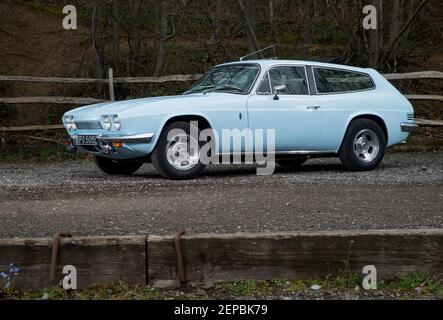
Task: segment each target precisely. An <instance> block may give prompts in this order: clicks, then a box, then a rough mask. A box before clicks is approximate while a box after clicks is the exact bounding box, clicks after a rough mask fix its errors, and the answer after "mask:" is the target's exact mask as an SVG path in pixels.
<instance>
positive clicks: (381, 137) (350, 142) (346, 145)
mask: <svg viewBox="0 0 443 320" xmlns="http://www.w3.org/2000/svg"><path fill="white" fill-rule="evenodd" d="M385 147H386V137H385V134H384V133H383V130H382V129H381V128H380V126H379V125H378V124H377V123H376V122H374V121H372V120H369V119H357V120H355V121H352V122H351V123H350V125H349V127H348V130H347V131H346V135H345V138H344V140H343V144H342V146H341V148H340V151H339V156H340V160H341V161H342V163H343V165H344V166H345V167H346V168H348V169H350V170H353V171H368V170H372V169H375V168H376V167H378V165H379V164H380V162H381V161H382V159H383V156H384V152H385Z"/></svg>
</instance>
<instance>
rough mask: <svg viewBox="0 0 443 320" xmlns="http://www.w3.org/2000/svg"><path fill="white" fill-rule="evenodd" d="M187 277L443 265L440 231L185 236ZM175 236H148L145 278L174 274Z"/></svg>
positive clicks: (209, 279) (390, 272) (399, 270)
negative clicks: (146, 275)
mask: <svg viewBox="0 0 443 320" xmlns="http://www.w3.org/2000/svg"><path fill="white" fill-rule="evenodd" d="M181 241H182V251H183V257H184V264H185V270H186V277H187V279H188V280H189V281H190V282H203V283H207V284H211V283H213V282H215V281H223V280H229V281H232V280H245V279H263V280H270V279H278V278H280V279H282V278H283V279H284V278H286V279H291V278H300V277H307V278H314V277H319V276H327V275H333V276H336V275H340V270H343V269H344V268H349V270H350V271H352V272H355V273H357V274H360V275H362V269H363V267H364V266H365V265H375V266H376V268H377V271H378V277H379V278H380V279H387V278H395V277H403V276H406V275H408V274H410V273H416V272H422V273H429V274H436V273H440V272H441V270H443V230H442V229H438V230H426V229H425V230H384V231H324V232H288V233H274V234H266V233H265V234H211V235H185V236H183V237H182V240H181ZM173 243H174V238H173V237H172V236H171V237H158V236H149V237H148V250H147V252H148V253H147V254H148V281H152V280H175V279H177V274H176V273H177V271H176V270H177V267H176V255H175V250H174V245H173Z"/></svg>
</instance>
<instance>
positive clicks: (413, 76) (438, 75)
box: [0, 69, 443, 132]
mask: <svg viewBox="0 0 443 320" xmlns="http://www.w3.org/2000/svg"><path fill="white" fill-rule="evenodd" d="M201 76H202V75H201V74H191V75H170V76H165V77H136V78H135V77H126V78H114V75H113V70H112V69H109V76H108V79H92V78H47V77H27V76H0V81H1V82H24V83H26V82H30V83H65V84H70V83H71V84H73V83H74V84H93V83H95V84H107V85H108V87H109V100H104V99H97V98H88V97H54V96H52V97H12V98H1V97H0V103H5V104H32V103H35V104H42V103H50V104H70V105H72V104H78V105H87V104H93V103H100V102H107V101H115V93H114V92H115V91H114V90H115V89H114V86H115V84H119V83H138V84H140V83H151V84H152V83H166V82H186V81H195V80H197V79H199V78H200V77H201ZM383 76H384V77H385V78H386V79H388V80H418V79H443V72H440V71H420V72H410V73H390V74H384V75H383ZM405 97H406V98H408V99H409V100H431V101H443V95H423V94H405ZM416 122H417V123H419V124H420V125H423V126H433V127H439V126H443V121H440V120H427V119H416ZM62 128H63V125H61V124H60V125H35V126H24V127H0V131H3V132H12V131H38V130H54V129H62Z"/></svg>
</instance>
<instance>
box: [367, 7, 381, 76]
mask: <svg viewBox="0 0 443 320" xmlns="http://www.w3.org/2000/svg"><path fill="white" fill-rule="evenodd" d="M368 4H372V5H373V6H375V7H376V8H377V28H376V29H371V30H369V41H368V52H369V59H368V65H369V66H370V67H371V68H377V67H378V62H379V60H380V25H381V24H380V10H381V9H380V8H381V7H382V0H370V1H369V3H368Z"/></svg>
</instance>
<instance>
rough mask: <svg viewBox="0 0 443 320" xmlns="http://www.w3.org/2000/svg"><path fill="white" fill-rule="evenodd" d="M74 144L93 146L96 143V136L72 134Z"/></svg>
mask: <svg viewBox="0 0 443 320" xmlns="http://www.w3.org/2000/svg"><path fill="white" fill-rule="evenodd" d="M71 138H72V140H74V144H75V145H77V146H95V145H97V136H92V135H89V136H87V135H85V136H72V137H71Z"/></svg>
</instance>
